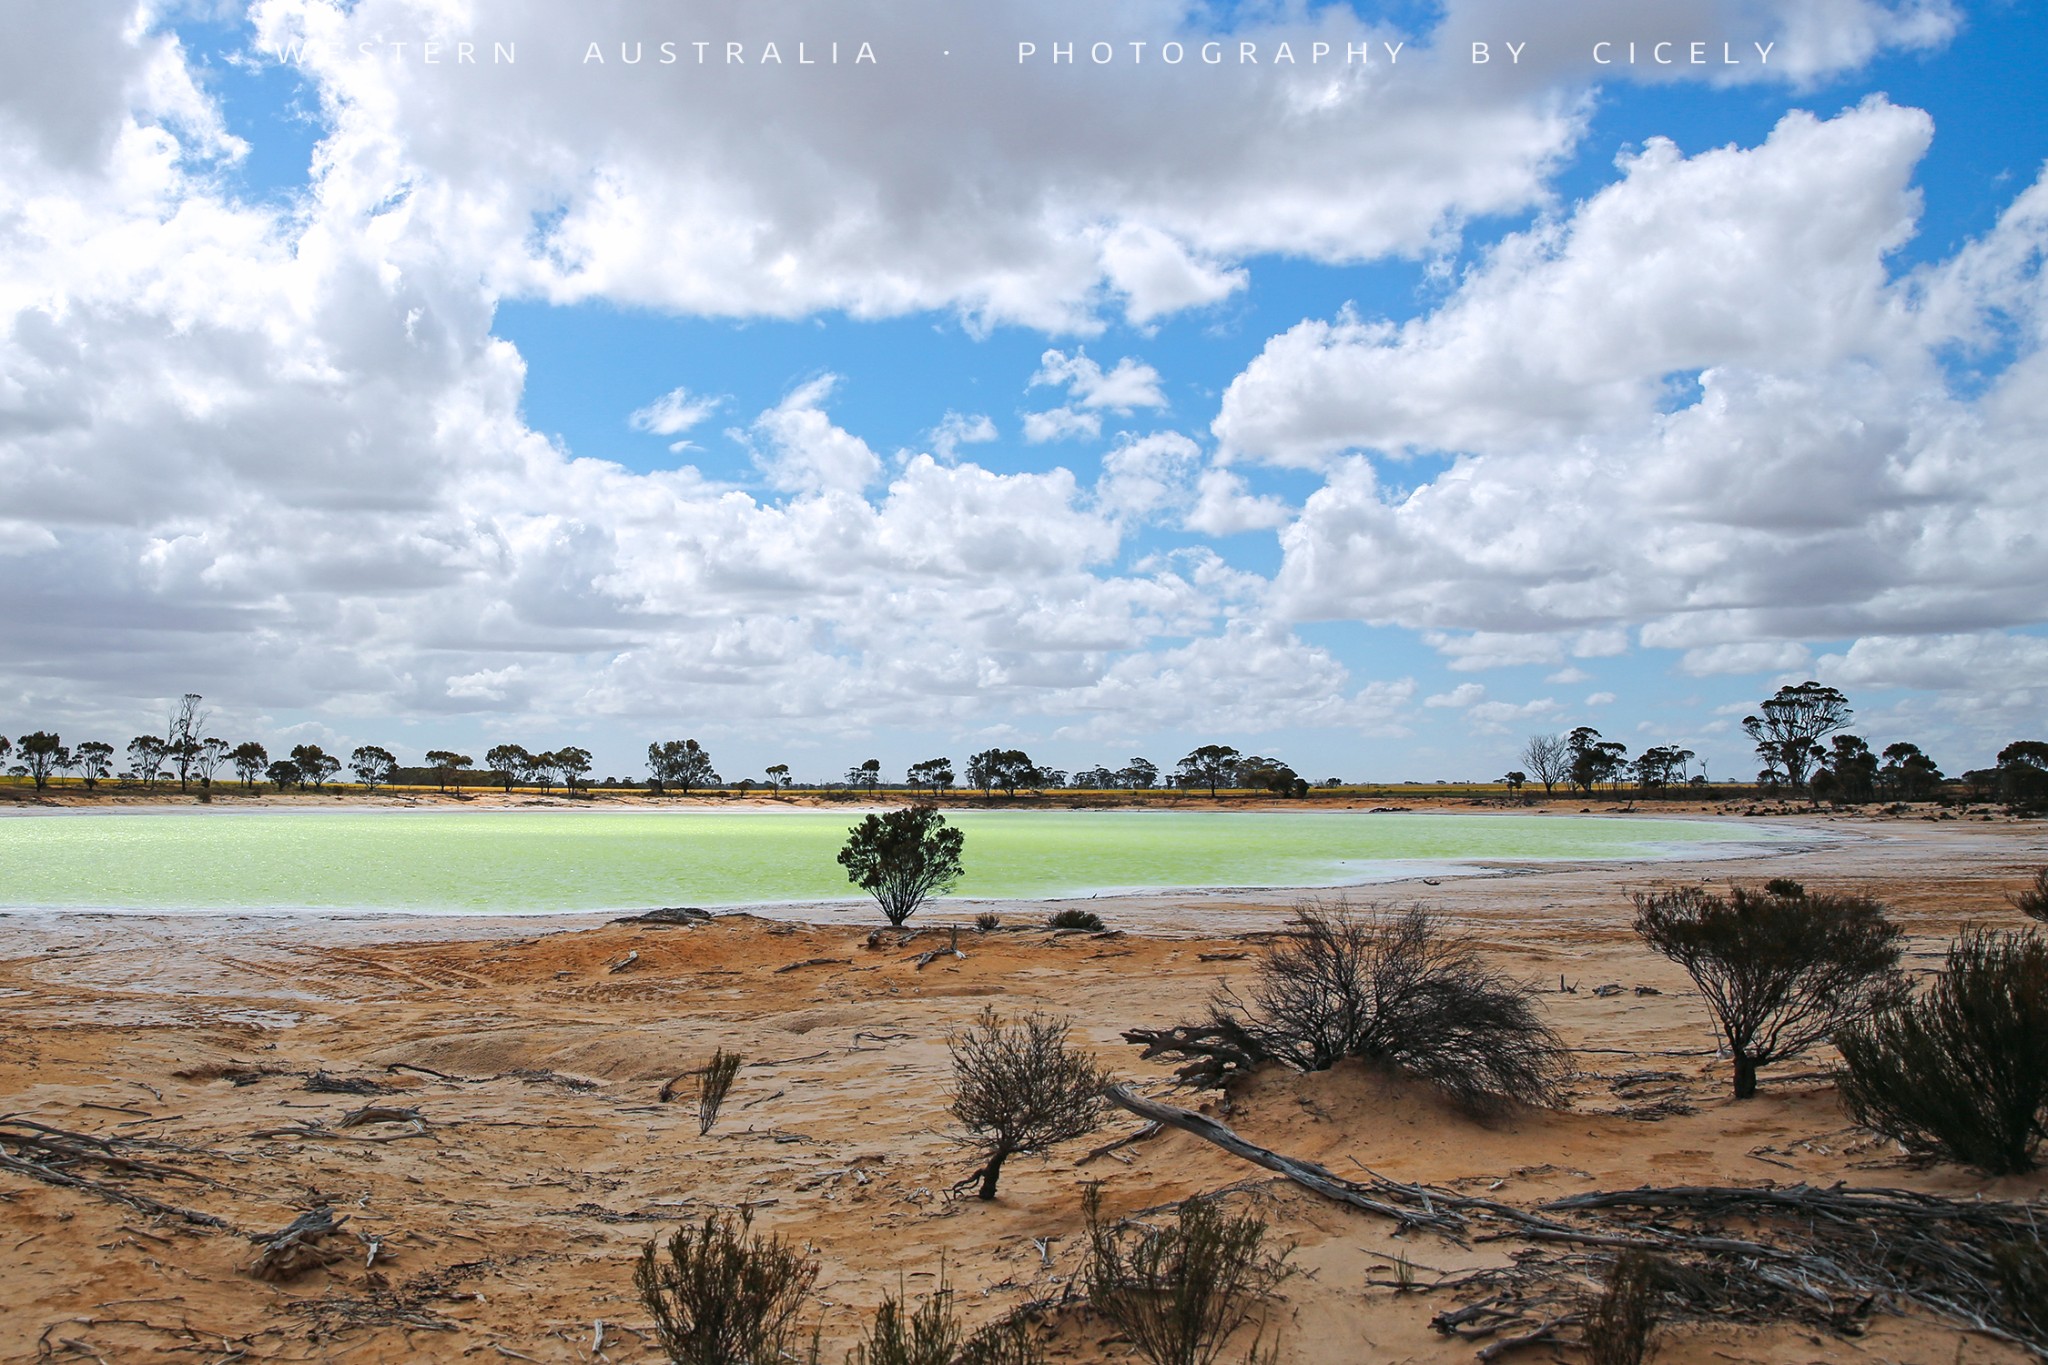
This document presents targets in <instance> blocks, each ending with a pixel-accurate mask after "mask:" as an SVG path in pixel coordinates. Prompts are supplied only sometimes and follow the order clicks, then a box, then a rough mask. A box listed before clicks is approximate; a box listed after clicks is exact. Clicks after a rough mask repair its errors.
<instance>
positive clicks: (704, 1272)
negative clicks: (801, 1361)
mask: <svg viewBox="0 0 2048 1365" xmlns="http://www.w3.org/2000/svg"><path fill="white" fill-rule="evenodd" d="M753 1221H754V1215H753V1212H752V1210H748V1211H745V1212H742V1213H740V1214H738V1215H737V1216H735V1215H729V1214H707V1215H706V1216H705V1218H704V1221H703V1222H702V1223H701V1224H699V1225H698V1226H697V1227H696V1228H695V1229H694V1230H692V1229H691V1228H689V1227H682V1228H678V1229H677V1230H676V1231H675V1233H674V1234H673V1235H671V1236H670V1237H669V1239H668V1242H667V1243H666V1245H663V1244H661V1243H658V1242H649V1243H648V1244H647V1245H646V1246H645V1247H644V1248H642V1250H641V1253H640V1260H639V1263H638V1264H637V1265H636V1266H635V1267H634V1269H633V1286H634V1288H635V1289H637V1290H638V1291H639V1293H640V1302H641V1303H643V1304H644V1305H646V1308H647V1311H648V1313H649V1314H650V1315H652V1317H653V1318H654V1329H655V1333H656V1335H657V1336H658V1338H659V1339H660V1342H661V1349H662V1350H663V1351H664V1352H666V1353H667V1355H668V1358H669V1359H670V1360H671V1361H673V1362H675V1365H781V1362H782V1361H784V1360H785V1359H786V1358H788V1357H791V1356H793V1355H794V1354H795V1348H796V1344H797V1341H798V1340H799V1338H798V1329H797V1325H796V1317H797V1312H798V1310H799V1309H801V1308H802V1307H803V1306H804V1303H805V1300H806V1298H807V1297H808V1296H809V1294H810V1290H811V1285H812V1284H813V1283H814V1282H816V1280H817V1278H818V1262H817V1259H816V1258H815V1257H813V1256H811V1255H810V1254H808V1253H807V1252H803V1251H800V1250H798V1249H797V1248H795V1247H792V1246H790V1245H788V1244H787V1243H785V1242H784V1241H783V1240H782V1239H781V1238H780V1237H758V1236H756V1235H755V1234H754V1231H753ZM814 1354H815V1352H814Z"/></svg>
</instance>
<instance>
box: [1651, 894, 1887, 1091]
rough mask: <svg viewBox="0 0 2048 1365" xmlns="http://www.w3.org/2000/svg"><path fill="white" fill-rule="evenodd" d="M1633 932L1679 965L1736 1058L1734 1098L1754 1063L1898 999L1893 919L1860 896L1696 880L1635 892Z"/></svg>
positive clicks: (1787, 1052) (1751, 1076)
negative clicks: (1720, 889) (1705, 884)
mask: <svg viewBox="0 0 2048 1365" xmlns="http://www.w3.org/2000/svg"><path fill="white" fill-rule="evenodd" d="M1634 899H1635V906H1636V920H1635V931H1636V933H1637V934H1638V935H1639V936H1641V938H1642V939H1643V941H1644V942H1645V943H1647V944H1649V945H1650V946H1651V947H1652V948H1654V949H1656V950H1657V951H1658V952H1660V953H1662V954H1663V955H1664V956H1666V957H1668V958H1670V959H1671V960H1672V961H1673V962H1676V963H1677V964H1678V965H1679V966H1681V967H1683V968H1685V971H1686V975H1688V976H1690V977H1691V978H1692V980H1693V984H1694V985H1695V986H1697V987H1699V991H1700V994H1701V995H1702V996H1704V997H1706V1001H1707V1008H1708V1009H1709V1010H1711V1011H1712V1012H1713V1015H1714V1022H1715V1024H1716V1025H1718V1026H1719V1028H1720V1030H1721V1036H1722V1039H1723V1040H1724V1041H1725V1042H1726V1043H1727V1045H1728V1051H1729V1054H1730V1055H1731V1056H1732V1057H1733V1059H1734V1062H1735V1098H1736V1099H1738V1100H1745V1099H1749V1098H1750V1097H1751V1096H1753V1095H1755V1094H1756V1073H1757V1069H1758V1068H1759V1067H1762V1066H1766V1065H1768V1064H1770V1063H1772V1062H1776V1061H1782V1060H1783V1059H1784V1058H1787V1057H1791V1056H1794V1055H1796V1054H1798V1053H1800V1052H1804V1051H1805V1050H1806V1049H1807V1048H1809V1047H1812V1046H1813V1045H1814V1044H1815V1043H1818V1042H1821V1041H1822V1040H1824V1039H1826V1038H1828V1037H1829V1036H1831V1035H1833V1034H1835V1033H1837V1032H1839V1031H1840V1030H1841V1029H1842V1028H1843V1027H1845V1026H1846V1025H1848V1024H1850V1023H1851V1022H1853V1021H1855V1020H1857V1019H1860V1018H1863V1017H1864V1016H1866V1015H1868V1014H1869V1013H1870V1012H1871V1011H1872V1010H1874V1009H1876V1008H1878V1007H1879V1006H1881V1005H1883V1004H1885V1003H1886V1002H1888V1001H1890V1000H1893V999H1896V998H1897V995H1898V993H1899V991H1900V990H1901V988H1902V983H1901V980H1900V977H1899V975H1898V961H1899V946H1900V939H1901V937H1902V935H1901V933H1900V931H1899V929H1898V927H1897V926H1896V925H1894V924H1893V923H1892V922H1891V921H1890V920H1888V919H1886V918H1885V914H1884V907H1883V906H1882V905H1880V904H1878V903H1877V902H1876V901H1874V900H1871V899H1870V898H1868V897H1867V896H1843V895H1831V894H1822V895H1813V894H1809V893H1807V892H1805V891H1804V890H1802V891H1801V893H1800V894H1799V895H1796V896H1793V895H1785V894H1782V893H1780V892H1774V891H1770V890H1764V891H1753V890H1751V889H1749V888H1748V887H1742V886H1738V887H1734V888H1732V889H1731V890H1730V891H1729V893H1728V896H1727V898H1726V899H1723V898H1722V897H1720V896H1716V895H1714V894H1712V893H1711V892H1708V891H1703V890H1701V889H1700V888H1698V887H1695V886H1687V887H1680V888H1679V889H1677V890H1675V891H1660V892H1656V893H1654V894H1651V895H1643V894H1640V893H1638V894H1637V895H1636V896H1635V898H1634Z"/></svg>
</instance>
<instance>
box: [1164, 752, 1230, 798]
mask: <svg viewBox="0 0 2048 1365" xmlns="http://www.w3.org/2000/svg"><path fill="white" fill-rule="evenodd" d="M1239 758H1240V755H1239V754H1238V752H1237V750H1235V749H1233V748H1231V747H1230V746H1229V745H1228V744H1204V745H1203V746H1202V747H1201V748H1199V749H1196V750H1194V751H1192V752H1191V753H1189V754H1188V756H1187V757H1186V758H1183V759H1182V760H1181V761H1180V765H1179V767H1178V768H1177V769H1176V770H1175V775H1176V776H1177V777H1179V778H1180V780H1181V781H1182V783H1183V784H1184V785H1186V786H1190V787H1207V788H1208V789H1209V795H1210V796H1212V797H1213V796H1215V795H1216V789H1217V788H1218V787H1229V786H1234V785H1236V781H1237V764H1238V760H1239Z"/></svg>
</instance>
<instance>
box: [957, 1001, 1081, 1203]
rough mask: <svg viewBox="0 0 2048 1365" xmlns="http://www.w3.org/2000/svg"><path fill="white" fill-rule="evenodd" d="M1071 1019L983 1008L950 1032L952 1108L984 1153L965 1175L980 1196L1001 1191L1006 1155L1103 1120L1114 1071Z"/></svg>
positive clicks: (1072, 1134)
mask: <svg viewBox="0 0 2048 1365" xmlns="http://www.w3.org/2000/svg"><path fill="white" fill-rule="evenodd" d="M1070 1028H1071V1025H1070V1024H1069V1022H1068V1021H1067V1020H1065V1019H1055V1018H1050V1017H1048V1016H1046V1015H1043V1014H1030V1015H1027V1016H1025V1017H1024V1018H1022V1019H1019V1020H1017V1021H1015V1022H1014V1023H1008V1022H1005V1021H1004V1019H1003V1017H1002V1016H1001V1015H999V1014H997V1013H996V1011H995V1010H994V1009H992V1008H991V1009H984V1010H983V1011H982V1012H981V1016H980V1017H979V1018H978V1019H976V1020H975V1022H974V1023H973V1024H972V1025H971V1026H970V1027H968V1028H967V1029H965V1030H963V1031H961V1032H959V1033H954V1034H950V1035H948V1037H947V1039H946V1045H947V1046H948V1047H949V1048H950V1049H951V1050H952V1053H953V1081H954V1098H953V1116H954V1117H955V1118H957V1119H959V1120H960V1123H961V1125H962V1126H963V1127H965V1128H966V1129H967V1132H968V1139H967V1140H968V1142H969V1143H970V1144H971V1145H973V1146H975V1147H977V1148H978V1149H980V1151H981V1152H982V1153H983V1154H984V1160H983V1162H982V1164H981V1166H980V1167H979V1168H977V1169H976V1170H975V1171H974V1172H973V1173H972V1174H970V1175H969V1176H967V1177H966V1178H965V1179H964V1180H962V1181H961V1182H960V1185H959V1186H958V1187H956V1188H964V1187H966V1186H968V1185H972V1184H974V1183H976V1182H977V1181H978V1182H980V1188H979V1189H978V1190H977V1191H976V1196H977V1197H978V1198H981V1199H993V1198H995V1197H996V1181H997V1179H998V1178H999V1177H1000V1176H1001V1175H1002V1170H1003V1163H1004V1162H1005V1161H1007V1160H1008V1159H1009V1158H1011V1157H1013V1156H1016V1155H1018V1154H1020V1153H1029V1152H1042V1151H1044V1150H1045V1149H1046V1148H1048V1147H1051V1146H1053V1145H1054V1144H1056V1143H1060V1142H1065V1141H1067V1140H1068V1139H1070V1138H1077V1137H1081V1136H1083V1135H1084V1134H1087V1133H1092V1132H1094V1131H1095V1130H1096V1129H1097V1128H1099V1127H1100V1126H1101V1125H1102V1115H1103V1108H1104V1104H1105V1101H1104V1100H1103V1098H1102V1091H1103V1088H1104V1087H1105V1086H1107V1085H1108V1084H1109V1080H1110V1078H1109V1075H1108V1074H1107V1073H1106V1072H1104V1071H1103V1070H1102V1069H1101V1068H1100V1067H1098V1066H1097V1065H1096V1063H1095V1058H1094V1057H1093V1056H1092V1055H1091V1054H1090V1053H1088V1052H1086V1051H1084V1050H1082V1049H1080V1048H1077V1047H1074V1046H1072V1045H1071V1044H1070V1043H1069V1042H1068V1040H1067V1034H1068V1032H1069V1030H1070Z"/></svg>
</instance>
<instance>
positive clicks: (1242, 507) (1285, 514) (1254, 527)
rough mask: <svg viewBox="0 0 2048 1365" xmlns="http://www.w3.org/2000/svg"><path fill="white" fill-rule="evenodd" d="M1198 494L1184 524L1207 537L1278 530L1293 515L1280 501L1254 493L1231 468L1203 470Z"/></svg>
mask: <svg viewBox="0 0 2048 1365" xmlns="http://www.w3.org/2000/svg"><path fill="white" fill-rule="evenodd" d="M1195 495H1196V496H1195V505H1194V507H1193V508H1191V509H1190V510H1189V511H1188V514H1187V516H1186V518H1185V519H1184V520H1183V522H1182V524H1183V525H1184V526H1186V527H1187V529H1188V530H1190V531H1195V532H1199V533H1200V534H1202V535H1205V536H1234V535H1240V534H1242V533H1243V532H1246V531H1272V530H1277V529H1278V528H1279V527H1282V526H1285V525H1286V524H1287V522H1288V520H1289V519H1290V518H1291V517H1292V516H1293V515H1294V512H1293V510H1292V509H1291V508H1289V507H1288V506H1287V504H1286V503H1285V502H1283V501H1282V500H1281V499H1279V498H1276V497H1274V496H1272V495H1270V494H1263V493H1262V494H1254V493H1252V491H1251V489H1250V487H1249V486H1248V485H1247V484H1246V483H1245V480H1244V477H1243V476H1242V475H1240V474H1236V473H1233V472H1232V471H1231V470H1228V469H1213V468H1212V469H1205V470H1203V471H1202V474H1201V477H1200V478H1199V479H1198V480H1196V484H1195Z"/></svg>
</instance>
